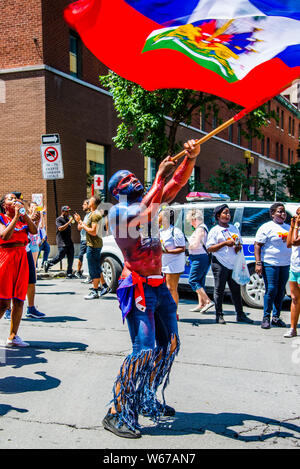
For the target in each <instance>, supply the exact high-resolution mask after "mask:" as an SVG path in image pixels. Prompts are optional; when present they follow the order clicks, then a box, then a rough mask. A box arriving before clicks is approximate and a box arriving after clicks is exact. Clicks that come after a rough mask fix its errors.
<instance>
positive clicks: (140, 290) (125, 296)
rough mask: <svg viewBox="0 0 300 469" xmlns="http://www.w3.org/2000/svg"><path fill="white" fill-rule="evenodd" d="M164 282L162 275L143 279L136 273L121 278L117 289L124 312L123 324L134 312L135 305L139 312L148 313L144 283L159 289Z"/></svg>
mask: <svg viewBox="0 0 300 469" xmlns="http://www.w3.org/2000/svg"><path fill="white" fill-rule="evenodd" d="M164 282H165V278H164V277H163V276H162V275H153V276H150V277H143V276H142V275H139V274H138V273H137V272H134V271H133V272H131V274H129V275H128V276H127V277H125V278H124V277H123V278H122V277H121V278H120V283H119V287H118V289H117V297H118V300H119V305H120V309H121V311H122V319H123V322H124V321H125V318H126V316H127V315H128V314H129V313H130V311H131V310H132V308H133V305H134V304H135V306H136V308H137V309H138V310H140V311H146V300H145V293H144V283H146V284H148V285H150V286H151V287H159V286H160V285H162V284H163V283H164Z"/></svg>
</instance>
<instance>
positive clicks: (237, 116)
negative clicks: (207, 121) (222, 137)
mask: <svg viewBox="0 0 300 469" xmlns="http://www.w3.org/2000/svg"><path fill="white" fill-rule="evenodd" d="M270 99H271V97H268V98H264V99H263V100H262V101H260V102H259V103H255V104H254V105H252V106H249V107H248V108H245V109H242V110H241V111H240V112H238V113H237V114H235V116H233V117H231V119H229V120H228V121H226V122H223V124H221V125H219V127H216V128H215V129H214V130H212V131H211V132H209V134H206V135H204V137H202V138H200V139H199V140H196V142H195V143H196V145H202V143H204V142H207V140H209V139H210V138H212V137H213V136H214V135H216V134H218V133H219V132H222V130H225V129H227V127H229V126H230V125H232V124H234V123H235V122H237V121H238V120H240V119H242V118H243V117H244V116H245V115H246V114H249V112H251V111H253V110H254V109H257V108H258V107H259V106H261V105H262V104H264V103H266V102H267V101H269V100H270ZM184 155H185V150H182V151H181V152H180V153H177V155H175V156H173V157H172V161H174V162H176V161H178V160H179V159H180V158H182V157H183V156H184Z"/></svg>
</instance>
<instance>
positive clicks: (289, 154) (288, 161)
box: [288, 149, 291, 164]
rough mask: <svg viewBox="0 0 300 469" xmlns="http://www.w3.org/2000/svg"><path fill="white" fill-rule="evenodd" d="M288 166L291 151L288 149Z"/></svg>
mask: <svg viewBox="0 0 300 469" xmlns="http://www.w3.org/2000/svg"><path fill="white" fill-rule="evenodd" d="M288 164H291V150H290V149H288Z"/></svg>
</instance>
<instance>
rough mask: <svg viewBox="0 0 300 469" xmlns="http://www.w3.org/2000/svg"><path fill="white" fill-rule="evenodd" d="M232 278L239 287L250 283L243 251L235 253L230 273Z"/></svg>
mask: <svg viewBox="0 0 300 469" xmlns="http://www.w3.org/2000/svg"><path fill="white" fill-rule="evenodd" d="M232 278H233V280H234V281H235V282H236V283H238V284H239V285H246V283H248V282H249V281H250V274H249V269H248V266H247V263H246V259H245V256H244V253H243V250H241V251H239V252H238V253H237V256H236V259H235V263H234V267H233V271H232Z"/></svg>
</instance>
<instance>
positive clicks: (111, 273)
mask: <svg viewBox="0 0 300 469" xmlns="http://www.w3.org/2000/svg"><path fill="white" fill-rule="evenodd" d="M212 196H215V198H217V195H216V194H212ZM213 198H214V197H211V199H213ZM191 199H193V197H190V200H191ZM217 199H218V200H210V199H209V198H208V197H207V198H204V200H200V201H193V202H187V203H184V204H173V205H172V206H170V208H172V209H173V210H174V211H175V220H176V226H178V227H179V228H180V229H181V230H182V231H183V232H184V234H185V236H186V237H187V238H188V237H189V236H190V235H191V233H192V227H191V226H190V224H189V223H188V222H187V221H186V215H187V212H188V210H190V209H201V210H203V213H204V223H205V224H206V226H207V228H208V229H210V228H212V226H213V225H214V224H215V219H214V216H213V211H214V208H215V207H216V206H217V205H220V204H221V203H223V202H224V201H225V202H226V203H227V204H228V206H229V209H230V212H231V223H233V224H234V225H235V226H237V228H238V229H239V230H240V232H241V235H242V238H243V243H244V244H243V250H244V254H245V258H246V261H247V265H248V268H249V272H250V282H249V283H248V284H247V285H245V286H242V288H241V293H242V298H243V300H244V302H245V303H246V305H248V306H251V307H254V308H261V307H262V306H263V296H264V292H265V287H264V281H263V279H262V278H261V277H259V276H258V275H257V274H256V273H255V258H254V238H255V234H256V231H257V230H258V228H259V227H260V226H261V225H262V224H263V223H266V222H267V221H270V214H269V208H270V206H271V205H272V204H273V203H274V202H245V201H242V202H233V201H230V200H226V196H224V195H221V196H220V197H219V198H217ZM284 205H285V208H286V212H287V220H286V222H287V223H288V224H289V223H290V220H291V217H292V216H293V215H295V213H296V209H297V208H298V207H299V203H291V202H287V203H285V204H284ZM101 257H102V269H103V274H104V277H105V279H106V282H107V283H108V284H109V285H110V286H111V288H112V290H113V291H115V290H116V288H117V284H118V277H119V275H120V273H121V271H122V266H123V261H124V259H123V255H122V252H121V251H120V249H119V247H118V246H117V244H116V242H115V240H114V238H113V236H107V237H106V238H103V248H102V253H101ZM189 270H190V265H189V258H188V256H187V259H186V266H185V272H184V273H183V274H182V275H181V277H180V280H179V288H181V289H189V290H190V286H189V283H188V277H189ZM213 287H214V279H213V275H212V271H211V269H210V270H209V272H208V274H207V277H206V289H207V291H208V292H211V291H212V290H213ZM287 293H289V290H288V285H287Z"/></svg>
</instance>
